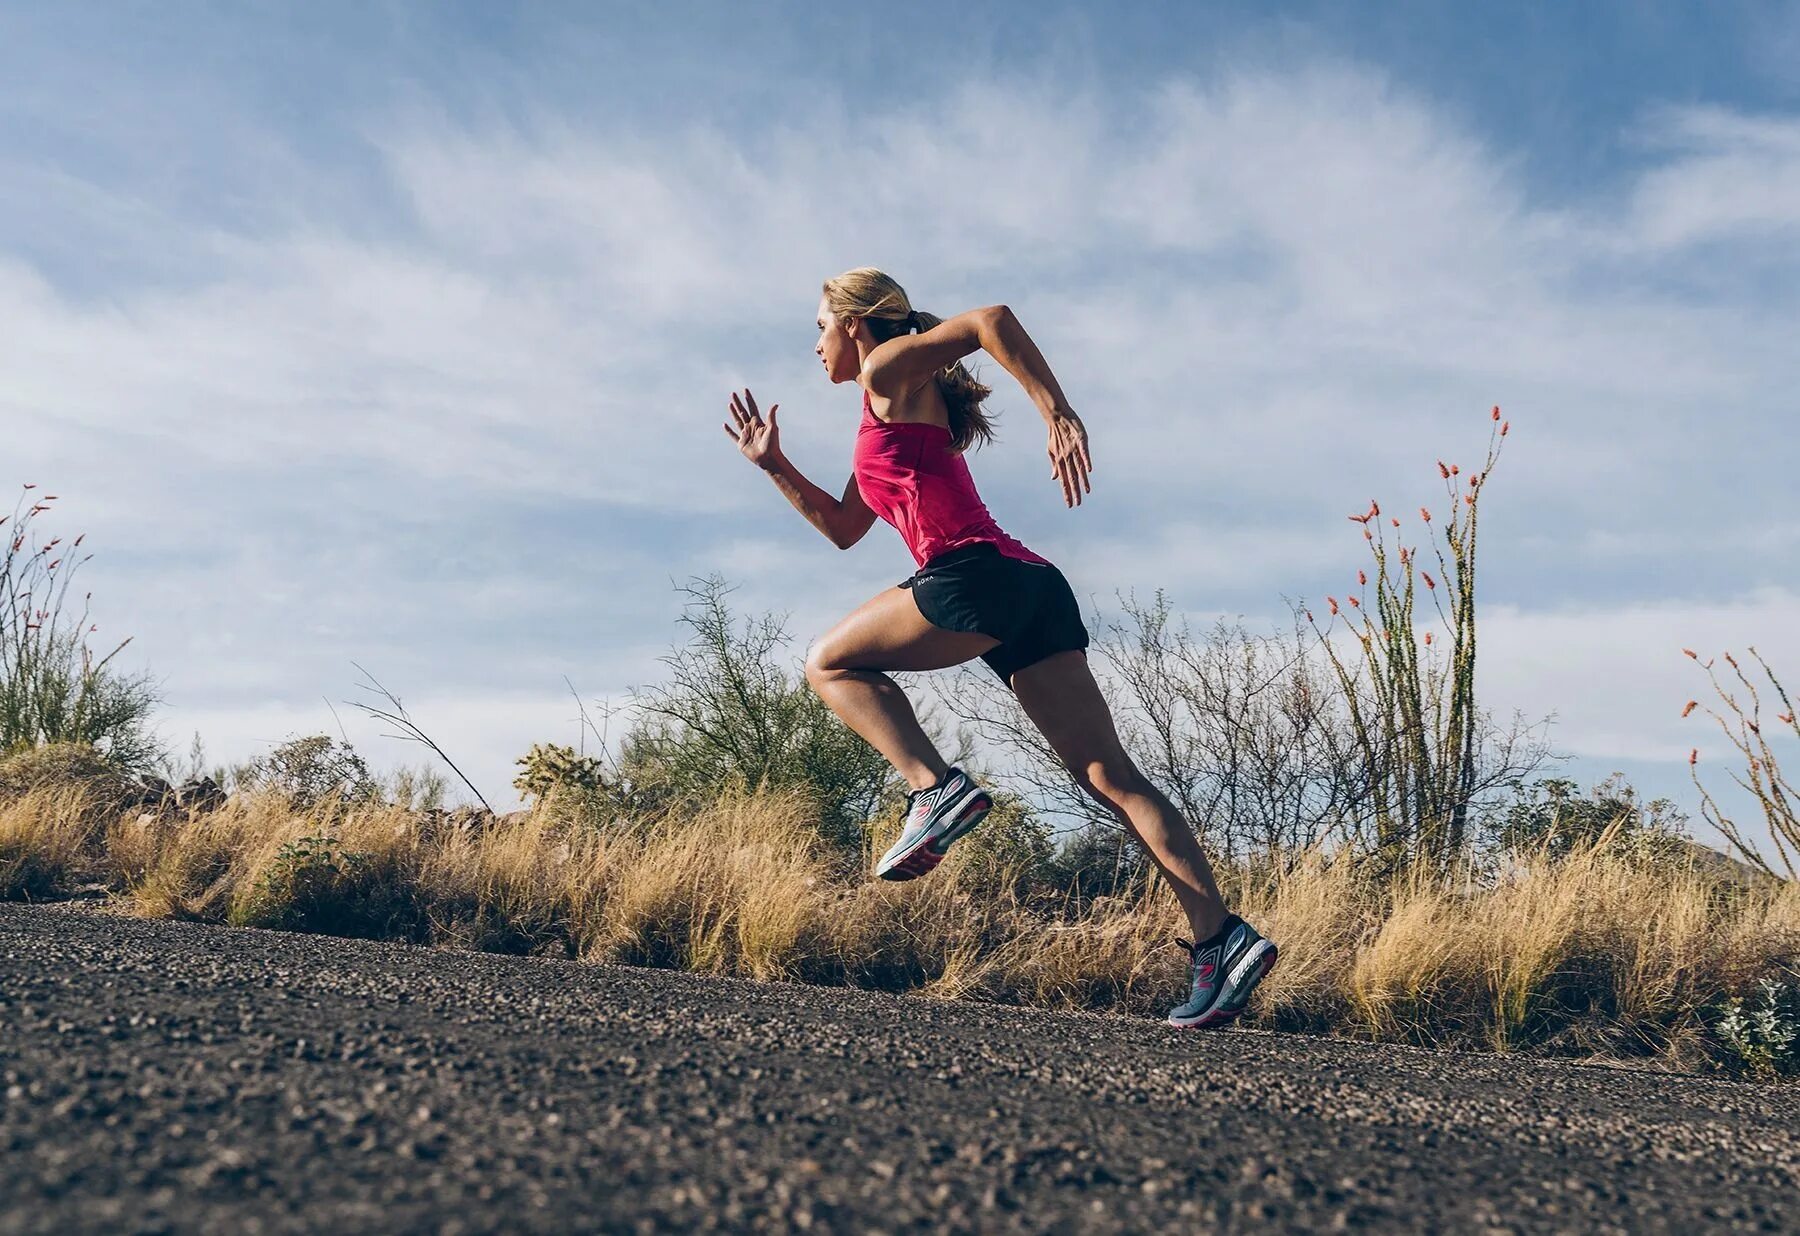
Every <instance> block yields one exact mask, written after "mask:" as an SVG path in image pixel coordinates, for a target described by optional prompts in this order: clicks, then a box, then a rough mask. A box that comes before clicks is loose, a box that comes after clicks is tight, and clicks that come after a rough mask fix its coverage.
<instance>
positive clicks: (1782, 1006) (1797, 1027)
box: [1713, 978, 1800, 1077]
mask: <svg viewBox="0 0 1800 1236" xmlns="http://www.w3.org/2000/svg"><path fill="white" fill-rule="evenodd" d="M1713 1032H1714V1034H1716V1035H1717V1036H1718V1040H1719V1043H1720V1045H1721V1047H1722V1048H1723V1049H1724V1051H1723V1056H1724V1060H1725V1064H1726V1067H1727V1068H1730V1069H1732V1070H1733V1071H1735V1072H1742V1073H1748V1074H1751V1075H1753V1076H1760V1077H1790V1076H1794V1075H1796V1074H1800V984H1796V983H1790V982H1787V981H1785V980H1781V979H1774V978H1764V979H1762V980H1761V981H1760V982H1759V983H1758V984H1757V991H1756V995H1755V996H1754V997H1753V998H1751V999H1750V1000H1748V1001H1745V1000H1741V999H1735V998H1734V999H1731V1000H1728V1001H1726V1002H1725V1004H1724V1006H1723V1008H1721V1009H1720V1011H1719V1017H1718V1020H1717V1021H1716V1022H1714V1024H1713Z"/></svg>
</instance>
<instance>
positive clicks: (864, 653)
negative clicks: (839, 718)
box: [806, 588, 1000, 670]
mask: <svg viewBox="0 0 1800 1236" xmlns="http://www.w3.org/2000/svg"><path fill="white" fill-rule="evenodd" d="M999 643H1000V641H999V640H997V639H995V638H994V637H993V636H991V635H982V634H981V633H979V632H976V631H946V630H944V629H942V628H941V627H934V626H932V625H931V624H930V623H929V622H927V621H925V615H923V614H921V613H920V612H919V606H918V603H917V602H916V601H914V600H913V597H912V593H911V591H910V590H908V589H905V588H887V589H884V590H883V591H881V592H878V593H876V594H875V595H874V596H873V597H871V598H869V600H867V601H865V602H863V604H861V605H859V606H857V608H856V609H855V610H853V611H851V613H850V614H849V616H847V617H846V618H845V619H844V620H843V621H842V622H840V623H838V624H837V625H836V626H835V627H832V628H831V630H829V631H827V632H826V633H825V634H824V635H821V636H820V637H819V638H818V639H817V640H816V641H815V642H814V643H813V646H812V651H811V652H810V653H809V654H808V655H807V658H806V665H807V669H808V670H844V669H870V670H934V669H946V668H948V667H950V666H952V665H961V664H962V663H963V662H964V661H968V660H971V659H973V658H975V657H978V656H980V655H981V654H982V653H984V652H987V651H988V650H989V649H991V648H994V647H996V646H997V645H998V644H999Z"/></svg>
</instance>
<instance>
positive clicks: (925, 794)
mask: <svg viewBox="0 0 1800 1236" xmlns="http://www.w3.org/2000/svg"><path fill="white" fill-rule="evenodd" d="M993 806H994V800H993V799H991V798H989V797H988V793H987V791H986V790H984V789H982V788H981V787H980V786H978V785H976V784H975V782H974V781H972V780H970V779H969V776H968V774H967V773H965V772H963V770H962V769H960V768H952V769H950V770H948V771H947V772H945V773H944V775H943V776H942V777H941V778H939V780H938V783H937V784H936V785H934V786H932V787H931V788H930V789H928V790H914V791H913V792H912V793H910V794H908V795H907V796H906V827H905V828H903V829H901V830H900V840H898V841H896V842H894V845H893V848H892V849H890V850H889V851H888V852H887V853H886V854H883V855H882V856H881V861H880V862H879V863H876V864H875V874H876V875H878V876H880V877H881V878H882V879H884V880H912V879H916V878H917V877H919V876H922V875H924V874H925V873H926V872H927V871H930V870H931V869H932V868H933V867H935V866H937V865H938V864H939V863H941V862H943V861H944V853H945V851H947V850H948V849H949V848H950V843H951V842H952V841H955V840H956V839H957V838H958V837H960V836H962V835H963V834H964V833H966V832H968V831H969V830H970V829H971V828H974V827H975V826H976V825H977V824H979V823H981V820H982V817H983V816H985V815H987V813H988V812H989V811H991V810H992V809H993Z"/></svg>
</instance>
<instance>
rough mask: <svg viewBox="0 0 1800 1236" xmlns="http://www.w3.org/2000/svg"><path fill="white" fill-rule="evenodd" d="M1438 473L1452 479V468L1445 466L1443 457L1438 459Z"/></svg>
mask: <svg viewBox="0 0 1800 1236" xmlns="http://www.w3.org/2000/svg"><path fill="white" fill-rule="evenodd" d="M1438 475H1439V476H1441V477H1443V478H1444V479H1445V480H1446V481H1447V480H1449V479H1450V469H1448V468H1446V467H1445V466H1444V461H1443V460H1441V459H1440V460H1438Z"/></svg>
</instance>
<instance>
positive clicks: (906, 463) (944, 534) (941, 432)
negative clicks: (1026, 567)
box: [853, 391, 1049, 566]
mask: <svg viewBox="0 0 1800 1236" xmlns="http://www.w3.org/2000/svg"><path fill="white" fill-rule="evenodd" d="M853 465H854V471H855V474H856V488H857V490H858V491H859V492H860V493H861V494H862V499H863V501H864V502H865V503H867V504H868V507H869V509H870V510H871V511H874V512H875V514H877V515H879V516H880V517H881V518H883V519H885V520H887V521H888V523H890V524H892V525H894V527H895V528H896V529H898V530H899V532H900V537H901V539H902V540H904V541H905V542H906V547H907V548H908V549H910V550H911V551H912V556H913V560H914V561H916V562H917V563H918V564H919V565H920V566H924V565H925V564H926V563H927V562H929V561H930V560H931V559H932V558H935V557H936V556H937V555H939V554H941V553H944V552H945V551H947V550H952V549H960V548H961V547H962V546H964V545H973V544H975V543H976V542H978V541H990V542H992V543H993V545H994V547H995V548H996V549H998V550H999V551H1000V552H1001V553H1003V554H1005V555H1006V556H1007V557H1008V558H1019V559H1022V560H1023V561H1026V562H1040V563H1044V565H1046V566H1048V565H1049V563H1048V562H1045V560H1044V559H1042V558H1040V557H1038V556H1037V555H1036V554H1034V553H1032V552H1031V551H1030V550H1029V549H1026V548H1025V547H1024V546H1023V545H1021V544H1020V543H1019V542H1018V541H1016V540H1014V539H1013V538H1012V537H1010V536H1007V535H1006V533H1004V532H1002V531H1001V530H1000V525H999V524H997V523H995V522H994V517H993V516H992V515H990V514H988V509H987V507H986V506H984V505H983V504H982V501H981V497H980V495H978V494H977V493H976V492H975V478H974V477H972V476H970V475H969V465H968V464H967V463H965V462H964V461H963V457H962V456H961V455H960V454H957V453H956V452H953V451H952V450H950V431H949V430H948V429H946V428H944V427H943V426H942V425H927V424H923V423H920V422H917V421H902V422H895V423H892V424H890V423H889V422H887V421H884V420H882V419H881V418H880V417H878V416H876V415H875V411H874V409H873V408H871V407H870V406H869V394H868V392H867V391H864V392H863V414H862V424H861V425H860V426H858V427H857V430H856V451H855V454H854V456H853Z"/></svg>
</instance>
